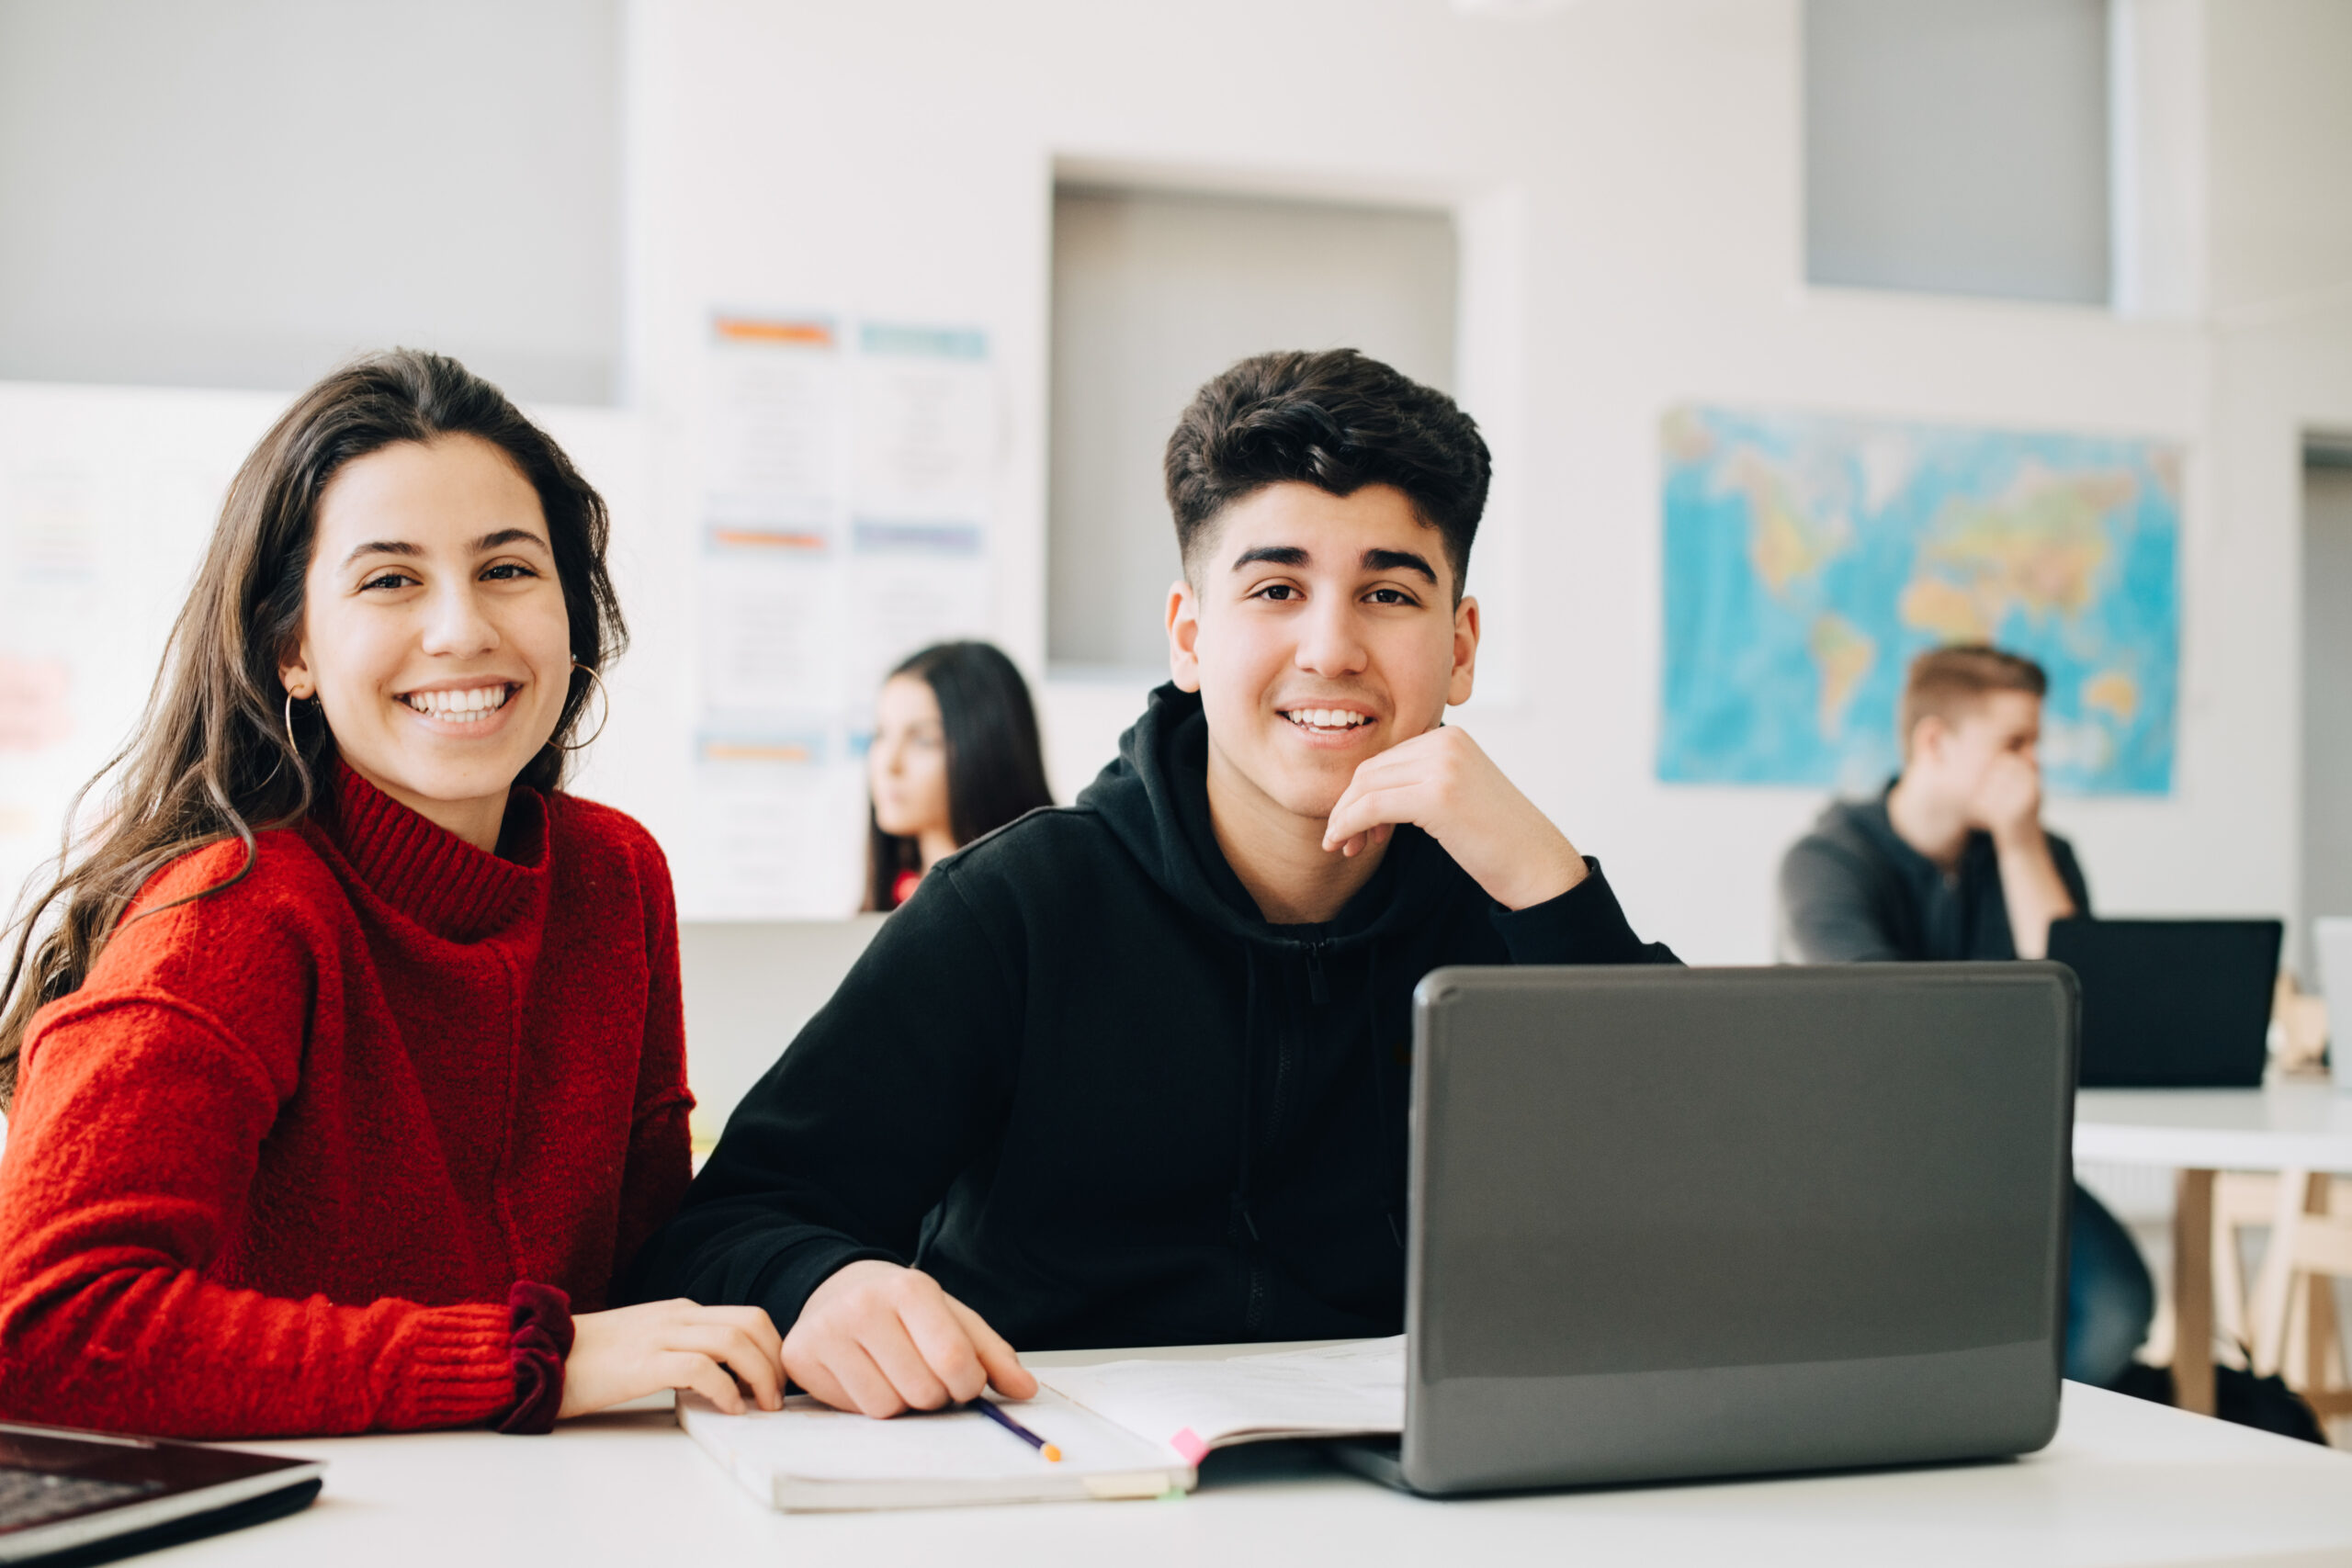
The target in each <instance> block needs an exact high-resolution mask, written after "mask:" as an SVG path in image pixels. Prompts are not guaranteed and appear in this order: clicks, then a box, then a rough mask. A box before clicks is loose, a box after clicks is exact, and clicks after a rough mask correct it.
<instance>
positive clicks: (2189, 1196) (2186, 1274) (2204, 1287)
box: [2172, 1170, 2213, 1416]
mask: <svg viewBox="0 0 2352 1568" xmlns="http://www.w3.org/2000/svg"><path fill="white" fill-rule="evenodd" d="M2174 1193H2175V1196H2174V1200H2173V1211H2172V1269H2173V1292H2172V1298H2173V1323H2174V1330H2173V1346H2172V1383H2173V1400H2174V1402H2175V1403H2176V1404H2178V1405H2179V1406H2180V1408H2182V1409H2183V1410H2187V1411H2190V1412H2193V1413H2194V1414H2196V1415H2199V1416H2211V1414H2213V1173H2212V1172H2211V1171H2210V1170H2184V1171H2181V1172H2179V1173H2177V1176H2176V1178H2175V1186H2174Z"/></svg>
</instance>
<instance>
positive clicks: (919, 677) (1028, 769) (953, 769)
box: [865, 642, 1054, 909]
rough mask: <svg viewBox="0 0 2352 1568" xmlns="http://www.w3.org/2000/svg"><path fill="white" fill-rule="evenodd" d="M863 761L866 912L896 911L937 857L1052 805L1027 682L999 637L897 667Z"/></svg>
mask: <svg viewBox="0 0 2352 1568" xmlns="http://www.w3.org/2000/svg"><path fill="white" fill-rule="evenodd" d="M865 762H866V782H867V784H868V786H869V788H870V789H871V791H872V798H873V810H872V812H871V814H870V816H869V818H868V820H867V824H866V853H865V908H868V909H895V908H898V907H899V905H901V904H903V903H905V902H906V901H907V897H908V896H909V895H910V894H911V893H912V892H913V891H914V890H915V885H916V884H917V883H918V882H920V881H922V874H923V873H925V872H927V871H929V870H930V869H931V868H932V866H933V865H934V864H935V863H938V862H939V861H940V860H941V859H943V858H944V857H945V856H946V855H949V854H951V853H953V852H956V850H959V849H961V848H963V846H965V845H966V844H968V843H970V842H971V841H972V840H974V839H977V838H978V837H979V836H980V835H981V834H983V833H989V832H994V831H995V830H996V829H999V828H1001V827H1003V826H1004V825H1005V824H1006V823H1007V822H1010V821H1012V820H1013V819H1014V818H1018V817H1021V816H1023V815H1025V814H1026V813H1028V812H1031V811H1035V809H1036V808H1037V807H1041V806H1051V805H1052V804H1053V803H1054V796H1053V792H1052V791H1051V790H1049V789H1047V788H1046V759H1045V754H1044V752H1043V751H1042V750H1040V749H1039V747H1038V744H1037V714H1036V710H1035V708H1034V707H1033V706H1032V705H1030V701H1029V687H1028V685H1027V683H1026V682H1023V680H1022V679H1021V671H1018V670H1016V669H1014V668H1013V664H1012V660H1010V659H1007V658H1006V657H1005V656H1004V654H1003V653H1002V651H1001V650H1000V649H997V648H996V647H995V645H993V644H991V643H985V642H943V643H935V644H933V646H931V647H929V648H926V649H922V651H921V652H919V653H915V654H912V655H910V656H909V657H908V659H907V660H905V661H904V662H903V663H901V664H900V665H899V667H898V668H897V669H896V670H893V671H890V678H889V679H888V680H887V681H885V682H883V683H882V694H881V696H880V698H879V699H878V700H877V701H876V704H875V713H874V744H873V746H872V747H871V748H870V749H868V750H867V751H866V754H865Z"/></svg>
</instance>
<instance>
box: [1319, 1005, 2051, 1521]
mask: <svg viewBox="0 0 2352 1568" xmlns="http://www.w3.org/2000/svg"><path fill="white" fill-rule="evenodd" d="M1415 1013H1416V1020H1415V1035H1414V1039H1415V1051H1416V1062H1415V1074H1414V1121H1413V1144H1412V1177H1411V1179H1412V1203H1411V1235H1410V1237H1409V1247H1408V1260H1407V1270H1408V1272H1407V1286H1406V1289H1407V1297H1406V1332H1407V1350H1406V1388H1405V1427H1404V1433H1403V1438H1402V1440H1401V1443H1400V1444H1399V1445H1398V1446H1397V1447H1395V1448H1393V1449H1389V1450H1385V1452H1383V1451H1378V1450H1372V1449H1369V1448H1363V1447H1359V1448H1354V1449H1351V1450H1348V1451H1347V1453H1346V1454H1345V1456H1344V1457H1346V1458H1347V1460H1348V1462H1350V1463H1351V1464H1354V1465H1355V1466H1356V1467H1357V1468H1359V1469H1363V1470H1367V1471H1369V1472H1372V1473H1374V1474H1376V1475H1380V1476H1381V1477H1382V1478H1383V1479H1385V1480H1389V1481H1392V1482H1394V1483H1399V1484H1403V1485H1406V1486H1408V1487H1411V1488H1412V1489H1414V1490H1416V1491H1419V1492H1426V1493H1448V1492H1473V1491H1487V1490H1498V1489H1504V1488H1516V1487H1532V1486H1556V1485H1564V1484H1575V1483H1604V1482H1628V1481H1651V1480H1659V1479H1665V1478H1668V1477H1677V1476H1696V1475H1723V1474H1736V1473H1741V1472H1767V1471H1790V1470H1815V1469H1826V1468H1833V1467H1839V1466H1849V1465H1878V1464H1900V1463H1911V1462H1918V1461H1936V1460H1960V1459H1973V1458H1980V1457H1985V1456H1990V1455H2000V1454H2014V1453H2021V1452H2024V1451H2026V1450H2031V1449H2036V1448H2039V1447H2041V1445H2042V1444H2044V1443H2046V1442H2048V1441H2049V1440H2050V1437H2051V1435H2052V1432H2054V1431H2055V1430H2056V1427H2057V1419H2058V1381H2059V1366H2060V1356H2061V1350H2062V1344H2061V1339H2062V1335H2063V1332H2064V1303H2063V1297H2064V1259H2065V1245H2066V1235H2065V1216H2066V1213H2067V1209H2066V1201H2065V1200H2066V1194H2067V1192H2068V1190H2069V1181H2070V1179H2071V1167H2070V1161H2069V1157H2068V1140H2069V1132H2070V1129H2071V1125H2072V1120H2073V1089H2074V1065H2075V1064H2074V1044H2075V981H2074V977H2073V976H2071V975H2069V974H2068V973H2067V972H2066V971H2065V970H2064V969H2062V968H2060V967H2059V966H2058V965H2056V964H2016V963H2010V964H1852V965H1840V966H1837V967H1830V968H1782V969H1716V970H1707V969H1669V968H1638V969H1637V968H1623V969H1616V968H1609V969H1595V968H1562V969H1549V968H1497V969H1487V968H1476V969H1468V968H1460V969H1440V970H1437V971H1435V972H1433V973H1432V974H1430V976H1429V977H1428V978H1426V979H1425V980H1423V981H1422V982H1421V985H1420V988H1419V992H1418V993H1417V994H1416V998H1415Z"/></svg>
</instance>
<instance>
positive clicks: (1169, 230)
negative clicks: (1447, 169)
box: [1046, 181, 1460, 675]
mask: <svg viewBox="0 0 2352 1568" xmlns="http://www.w3.org/2000/svg"><path fill="white" fill-rule="evenodd" d="M1459 265H1460V264H1459V258H1458V254H1457V243H1456V237H1455V231H1454V220H1453V214H1452V213H1451V212H1449V211H1447V210H1445V209H1442V208H1415V207H1401V206H1400V207H1377V206H1363V205H1350V204H1341V203H1336V202H1317V201H1303V200H1276V199H1268V198H1264V197H1253V196H1238V195H1220V194H1214V193H1209V194H1195V193H1189V192H1173V191H1166V190H1156V189H1148V188H1140V187H1133V186H1111V185H1105V184H1095V183H1079V182H1074V181H1073V182H1065V183H1063V184H1061V185H1058V186H1057V187H1056V189H1055V192H1054V274H1053V348H1052V389H1051V404H1052V414H1051V434H1050V457H1049V467H1048V475H1049V479H1048V483H1049V490H1048V492H1047V503H1046V514H1047V532H1046V559H1047V579H1046V657H1047V659H1048V660H1049V662H1050V663H1051V664H1052V665H1053V666H1054V667H1055V673H1057V675H1069V674H1079V675H1083V674H1085V673H1088V672H1090V671H1094V672H1103V673H1110V672H1117V673H1120V674H1135V673H1140V672H1148V671H1155V670H1163V671H1164V670H1165V669H1166V667H1167V662H1168V654H1167V641H1166V637H1165V636H1164V635H1163V633H1162V631H1161V629H1160V628H1161V626H1162V618H1163V617H1162V611H1163V606H1164V604H1165V603H1166V597H1167V592H1168V588H1169V585H1170V583H1171V582H1173V581H1175V579H1176V577H1177V575H1178V571H1179V566H1178V561H1177V556H1176V535H1175V529H1174V525H1172V523H1171V522H1170V517H1169V513H1168V503H1167V501H1166V498H1165V496H1164V495H1163V493H1162V490H1161V485H1160V458H1161V454H1162V453H1163V451H1164V450H1165V448H1166V446H1167V443H1168V436H1169V433H1170V431H1171V430H1172V429H1174V427H1175V423H1176V417H1177V415H1178V414H1179V413H1180V412H1182V410H1183V408H1184V405H1185V404H1186V403H1187V402H1189V401H1190V400H1192V397H1193V393H1194V392H1195V391H1196V390H1197V389H1199V387H1200V385H1201V383H1202V382H1204V381H1205V380H1207V379H1208V378H1210V377H1212V376H1214V375H1216V373H1217V372H1218V371H1220V370H1222V369H1224V368H1225V367H1227V366H1228V365H1230V364H1232V363H1233V362H1234V361H1235V360H1237V359H1240V358H1242V357H1244V356H1246V355H1251V354H1258V353H1262V352H1264V351H1266V350H1269V349H1287V348H1304V349H1321V348H1343V347H1344V348H1358V349H1362V350H1363V352H1364V353H1366V354H1368V355H1373V356H1374V358H1377V359H1382V360H1385V361H1387V362H1388V363H1389V364H1391V365H1394V366H1395V367H1397V369H1399V370H1401V371H1403V372H1404V373H1405V374H1406V375H1408V376H1410V377H1412V378H1414V379H1416V380H1419V381H1423V382H1426V383H1428V384H1429V385H1430V386H1434V387H1438V388H1442V389H1445V390H1447V391H1453V389H1454V386H1455V336H1456V322H1455V310H1456V299H1457V292H1458V290H1457V281H1456V280H1457V275H1458V272H1459Z"/></svg>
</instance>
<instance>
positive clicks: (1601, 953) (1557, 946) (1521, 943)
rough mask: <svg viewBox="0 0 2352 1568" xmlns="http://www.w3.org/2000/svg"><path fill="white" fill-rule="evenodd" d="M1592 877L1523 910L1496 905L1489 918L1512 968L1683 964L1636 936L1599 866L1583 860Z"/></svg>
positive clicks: (1657, 945)
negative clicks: (1525, 966)
mask: <svg viewBox="0 0 2352 1568" xmlns="http://www.w3.org/2000/svg"><path fill="white" fill-rule="evenodd" d="M1584 863H1585V867H1586V869H1587V870H1588V871H1589V872H1590V873H1591V874H1590V875H1589V876H1587V877H1586V878H1585V879H1584V880H1583V881H1582V882H1579V883H1577V885H1576V886H1574V887H1571V888H1569V889H1568V890H1567V891H1566V893H1563V894H1561V895H1560V896H1559V897H1556V898H1551V899H1547V900H1545V901H1544V902H1543V903H1541V904H1531V905H1529V906H1528V907H1527V908H1524V909H1506V908H1503V907H1502V906H1501V905H1500V904H1495V905H1493V906H1492V907H1491V908H1490V909H1489V911H1488V912H1489V914H1490V916H1491V918H1492V919H1493V920H1494V922H1495V929H1496V930H1497V931H1500V932H1501V933H1502V939H1503V945H1504V946H1506V947H1508V948H1510V961H1511V962H1512V963H1513V964H1679V963H1681V962H1682V961H1681V960H1680V959H1679V958H1677V957H1675V956H1674V954H1673V953H1672V952H1670V951H1669V950H1668V948H1667V945H1666V944H1665V943H1664V942H1644V941H1643V940H1642V939H1641V938H1640V937H1638V936H1635V935H1634V928H1633V926H1632V925H1631V924H1629V923H1628V922H1627V920H1626V919H1625V911H1624V910H1623V908H1620V907H1619V906H1618V903H1617V895H1616V894H1615V893H1614V892H1613V891H1611V888H1610V886H1609V879H1608V878H1607V877H1605V876H1603V875H1601V874H1600V862H1599V861H1597V860H1595V859H1593V858H1592V857H1591V856H1590V855H1587V856H1585V857H1584Z"/></svg>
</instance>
